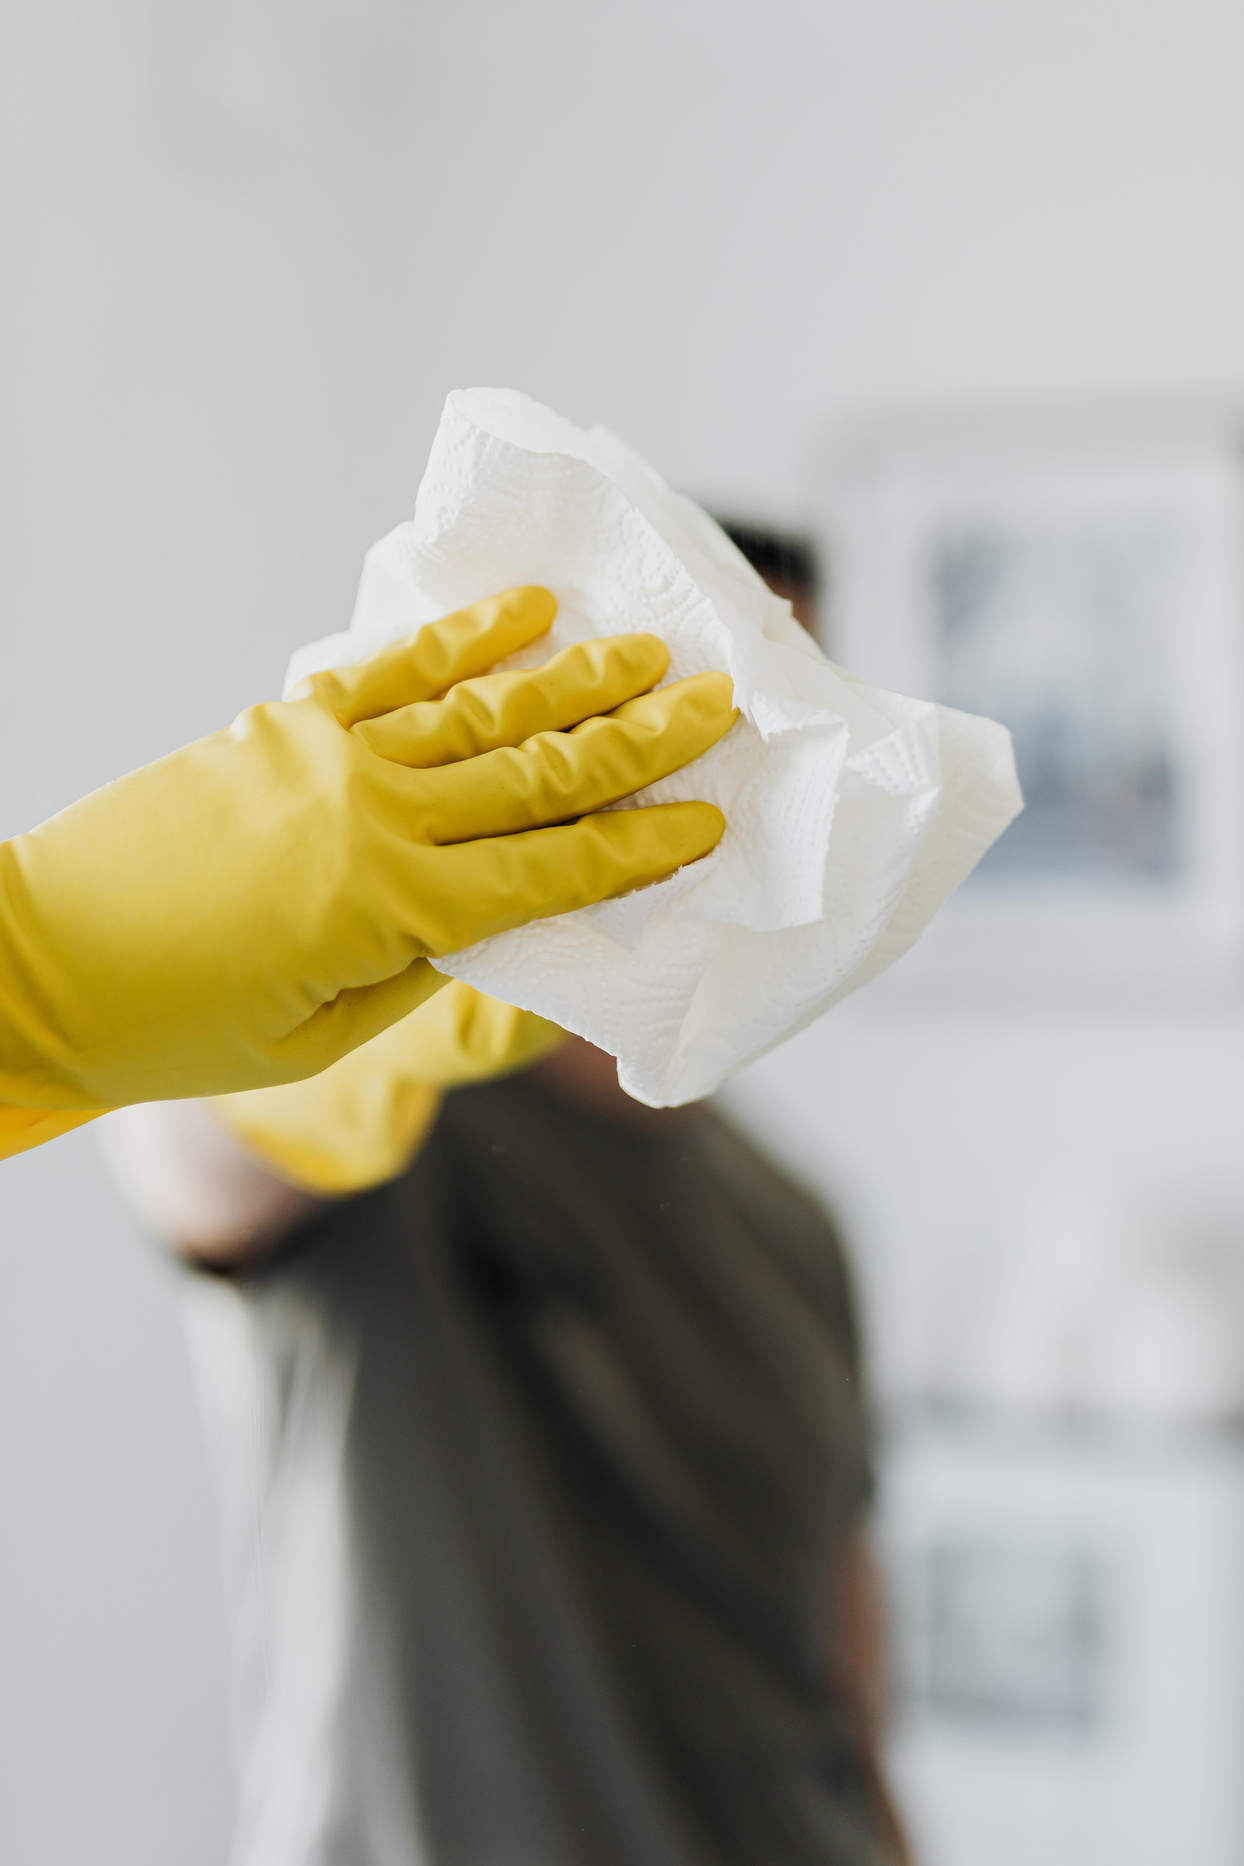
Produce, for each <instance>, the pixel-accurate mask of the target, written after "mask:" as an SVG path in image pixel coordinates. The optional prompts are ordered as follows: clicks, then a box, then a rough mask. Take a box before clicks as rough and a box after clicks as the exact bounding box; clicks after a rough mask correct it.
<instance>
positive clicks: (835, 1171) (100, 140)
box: [0, 0, 1244, 1866]
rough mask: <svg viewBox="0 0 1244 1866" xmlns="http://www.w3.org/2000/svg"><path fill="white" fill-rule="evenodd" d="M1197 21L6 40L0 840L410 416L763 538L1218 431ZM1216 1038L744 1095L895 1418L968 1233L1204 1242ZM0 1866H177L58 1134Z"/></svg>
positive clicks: (140, 1303) (145, 1562) (475, 24)
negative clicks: (642, 486)
mask: <svg viewBox="0 0 1244 1866" xmlns="http://www.w3.org/2000/svg"><path fill="white" fill-rule="evenodd" d="M1242 80H1244V15H1241V13H1240V11H1239V9H1238V7H1236V6H1233V5H1230V4H1226V3H1221V4H1219V3H1215V0H1178V4H1177V3H1176V0H1046V3H1045V4H1044V5H1041V6H1022V5H1009V6H1007V5H1002V6H1000V5H998V4H997V0H935V3H934V4H929V3H928V0H873V4H869V5H867V6H861V5H855V4H852V5H848V4H845V3H843V0H765V4H763V5H761V4H752V3H749V4H742V3H741V0H454V3H453V4H452V5H450V4H438V5H430V4H424V3H421V0H404V3H402V0H304V3H303V4H296V3H295V0H233V4H229V3H228V0H145V3H144V0H47V3H46V4H43V5H41V6H38V7H17V6H9V7H7V8H5V9H4V10H3V16H2V18H0V189H2V190H3V197H4V199H3V210H4V211H3V225H4V228H5V235H4V248H3V261H4V279H5V283H4V290H3V294H0V337H2V339H3V341H2V343H0V384H2V399H0V434H2V437H3V438H2V443H0V472H2V473H3V476H4V482H3V498H2V502H0V511H2V513H3V548H2V550H0V616H2V618H3V622H2V626H3V631H4V635H3V639H4V660H3V687H2V688H0V708H2V715H0V717H2V720H3V724H2V726H0V833H8V832H11V831H15V830H18V829H20V828H23V827H25V826H27V825H28V824H29V823H32V822H34V821H36V820H37V819H38V818H39V817H41V816H43V815H45V814H47V813H48V812H50V811H51V810H53V809H55V808H57V807H58V806H60V805H62V804H64V803H67V802H68V801H69V800H70V799H71V798H73V797H75V796H77V795H78V794H79V793H81V792H82V791H83V790H85V789H87V788H89V787H91V786H93V785H95V784H98V783H100V782H102V781H104V780H105V779H107V778H108V777H110V776H112V775H114V774H116V773H117V772H119V771H121V770H123V769H125V768H127V767H129V766H131V765H134V764H136V763H139V762H142V761H143V760H145V759H147V758H150V757H152V756H154V755H156V754H158V753H159V752H161V751H163V750H165V749H167V748H169V747H171V746H173V745H175V744H177V743H179V742H181V741H183V740H184V739H186V738H188V737H190V736H192V735H194V734H197V733H199V732H201V731H204V730H206V729H209V728H211V727H214V726H216V725H219V724H222V723H224V722H225V721H227V720H228V718H229V717H231V715H232V713H233V712H234V711H236V710H237V708H238V707H240V706H242V705H244V704H245V703H247V702H248V701H250V700H252V699H254V698H257V697H259V696H261V695H263V694H268V693H272V692H274V691H276V690H277V689H278V687H279V683H280V677H281V673H282V669H283V666H284V663H285V659H286V656H287V654H288V652H289V650H290V649H291V648H292V647H293V646H294V645H296V644H297V643H299V642H300V641H303V640H305V639H307V638H308V637H311V636H315V635H320V634H324V633H327V632H329V631H330V630H332V629H335V628H338V627H341V626H343V624H344V622H345V620H346V618H347V616H348V612H349V606H350V602H351V599H352V595H353V588H354V583H355V579H356V576H357V570H358V564H359V560H360V557H361V554H362V552H363V550H364V548H365V547H366V546H367V545H368V544H369V543H370V542H371V541H372V540H373V539H374V538H375V537H376V536H378V535H379V534H380V533H381V532H382V531H384V530H386V529H387V528H388V527H389V526H390V525H392V524H393V523H395V522H396V521H397V520H398V519H399V518H401V517H403V516H405V515H406V514H407V512H408V511H409V509H410V506H411V503H412V500H413V496H414V489H415V486H416V483H417V480H418V474H419V469H420V464H421V462H422V460H423V458H424V457H425V455H426V451H427V447H428V444H429V441H430V439H431V435H432V432H433V429H434V425H435V421H436V417H437V414H438V411H439V408H440V405H441V402H442V400H443V398H444V395H445V393H446V391H447V390H449V389H450V388H453V387H456V386H464V385H467V384H471V383H496V384H505V385H512V386H515V387H520V388H523V389H526V390H527V391H529V392H530V393H532V394H534V395H537V396H539V397H541V398H542V399H545V400H547V401H549V402H551V403H552V404H553V405H554V406H555V407H557V408H558V409H559V410H561V411H562V412H563V413H565V414H567V415H569V416H571V417H573V418H574V419H577V420H580V421H590V420H597V419H601V420H605V421H607V422H608V423H609V424H610V425H611V426H613V427H615V428H617V429H618V430H619V432H621V433H622V434H623V435H625V437H626V438H627V439H628V440H629V441H631V442H632V443H633V444H634V445H636V446H637V447H639V448H640V449H641V450H642V451H643V452H644V453H645V454H647V455H648V457H649V458H650V459H651V460H652V461H653V462H654V463H655V464H656V465H657V466H658V467H659V468H660V469H661V470H662V471H663V472H664V473H665V474H666V475H667V476H668V477H670V478H671V479H672V480H674V481H675V482H676V483H678V484H680V485H682V486H685V487H686V488H688V489H689V490H693V491H696V492H698V493H699V494H700V495H701V496H707V497H710V498H714V499H717V500H720V501H723V502H725V503H727V504H729V505H731V506H734V507H736V508H738V509H754V510H758V511H760V512H762V513H764V512H771V513H775V514H779V515H780V514H787V513H791V512H797V510H798V507H799V502H800V499H801V497H802V489H803V486H804V460H805V456H806V452H807V450H808V448H809V447H810V446H811V445H812V444H813V442H814V440H815V436H816V434H817V432H818V431H819V430H820V429H821V428H822V426H823V424H824V423H825V421H826V420H827V419H828V418H829V417H830V416H832V414H833V413H834V411H835V410H836V409H840V408H842V407H844V406H846V405H848V404H855V403H869V402H874V401H898V402H906V401H910V400H913V399H914V400H919V399H922V398H926V397H940V396H947V397H951V398H954V399H963V398H974V397H979V396H988V395H992V394H999V395H1004V396H1007V397H1012V396H1016V395H1023V394H1029V393H1038V394H1039V393H1043V392H1050V393H1058V394H1066V393H1074V392H1076V391H1079V390H1089V391H1093V392H1095V393H1097V392H1101V391H1104V390H1110V389H1113V388H1118V389H1123V390H1128V391H1132V390H1140V391H1145V390H1150V389H1161V388H1185V387H1190V386H1191V387H1197V386H1202V385H1208V386H1212V387H1223V388H1227V389H1233V390H1239V389H1241V388H1244V218H1242V216H1241V212H1240V176H1241V174H1244V112H1241V109H1240V94H1241V84H1242ZM1240 1059H1241V1043H1240V1031H1239V1029H1238V1026H1237V1025H1235V1024H1233V1023H1229V1022H1219V1023H1217V1024H1213V1023H1210V1022H1193V1021H1188V1022H1180V1021H1179V1020H1177V1019H1174V1018H1168V1019H1165V1020H1163V1021H1161V1022H1154V1023H1141V1022H1123V1021H1121V1020H1115V1021H1114V1022H1111V1023H1109V1024H1093V1023H1091V1022H1085V1021H1071V1020H1066V1021H1062V1022H1060V1021H1058V1020H1051V1019H1049V1018H1046V1019H1043V1020H1037V1019H1035V1018H1034V1019H1032V1020H1030V1021H1024V1020H1022V1019H1020V1018H1017V1017H1011V1018H1009V1019H1002V1018H1000V1017H995V1018H993V1019H992V1020H982V1019H978V1020H976V1021H973V1022H963V1023H955V1022H951V1021H949V1020H943V1021H941V1022H937V1021H934V1020H931V1019H928V1018H926V1019H924V1020H923V1021H922V1022H920V1023H916V1024H911V1025H904V1024H902V1023H896V1022H893V1021H891V1022H884V1021H883V1022H878V1021H877V1020H876V1019H872V1018H870V1016H869V1014H868V1013H867V1011H866V1009H861V1010H858V1011H856V1010H850V1009H848V1010H846V1011H844V1012H843V1013H841V1014H840V1015H839V1016H837V1017H836V1018H835V1019H834V1020H831V1021H830V1022H829V1023H827V1024H826V1025H824V1026H822V1027H821V1028H819V1029H817V1030H815V1031H813V1032H811V1033H809V1034H808V1035H807V1036H806V1037H804V1038H803V1039H801V1040H800V1042H799V1043H798V1045H797V1046H795V1047H793V1048H792V1049H791V1050H790V1051H788V1052H784V1053H782V1054H781V1055H779V1056H776V1057H774V1058H771V1059H769V1060H768V1061H766V1062H765V1063H764V1064H762V1065H760V1066H758V1068H757V1069H756V1070H754V1071H753V1072H752V1073H751V1075H750V1076H749V1077H748V1078H746V1079H745V1080H744V1082H743V1083H742V1084H741V1086H740V1088H739V1089H738V1091H737V1094H736V1102H737V1105H741V1106H744V1107H746V1108H749V1109H750V1110H751V1112H752V1115H753V1118H754V1119H756V1121H757V1122H758V1124H759V1125H760V1126H761V1127H762V1128H764V1129H765V1130H767V1131H768V1132H770V1134H771V1136H772V1137H773V1139H774V1140H775V1143H776V1144H778V1145H780V1146H781V1147H783V1148H785V1149H786V1150H787V1151H788V1152H789V1153H790V1155H791V1156H792V1157H793V1158H795V1159H796V1161H797V1162H799V1163H800V1164H801V1165H802V1166H803V1168H804V1170H805V1171H806V1172H808V1173H809V1174H811V1175H812V1176H813V1177H816V1178H819V1179H821V1180H822V1181H823V1183H825V1184H826V1185H833V1186H834V1187H836V1188H837V1189H838V1190H839V1191H840V1192H841V1194H842V1196H843V1198H844V1200H845V1204H846V1208H847V1210H848V1212H849V1214H850V1215H851V1216H852V1217H853V1219H854V1221H855V1226H856V1237H857V1241H858V1246H859V1250H860V1254H861V1260H862V1263H863V1267H864V1273H865V1278H866V1281H867V1284H868V1288H869V1295H870V1304H871V1307H872V1310H873V1312H874V1315H875V1317H876V1318H877V1339H878V1356H879V1362H880V1366H881V1371H882V1375H883V1378H884V1380H885V1382H886V1384H887V1386H889V1387H891V1388H895V1387H901V1386H902V1385H904V1384H905V1383H909V1382H910V1380H911V1378H913V1377H914V1376H913V1371H912V1370H913V1369H915V1368H916V1366H917V1365H918V1357H919V1355H920V1353H921V1351H922V1350H921V1340H922V1330H923V1328H924V1318H925V1316H926V1314H927V1311H928V1305H929V1300H930V1297H929V1290H930V1288H932V1287H933V1286H935V1285H936V1283H937V1275H938V1265H939V1263H940V1262H941V1261H943V1258H944V1257H945V1255H946V1253H949V1252H951V1251H952V1250H953V1249H954V1248H955V1247H956V1246H957V1244H958V1243H959V1242H960V1241H961V1239H962V1238H963V1236H964V1235H967V1234H971V1235H973V1236H976V1237H979V1238H988V1237H990V1236H991V1235H996V1236H997V1237H998V1238H1000V1239H1005V1236H1006V1234H1007V1231H1008V1227H1009V1226H1010V1224H1011V1221H1012V1215H1013V1213H1014V1211H1015V1210H1016V1208H1017V1206H1018V1205H1022V1204H1023V1202H1024V1201H1025V1199H1027V1198H1028V1197H1029V1195H1030V1194H1033V1195H1035V1194H1036V1193H1038V1192H1039V1191H1040V1189H1041V1188H1042V1187H1043V1186H1044V1185H1045V1184H1046V1182H1047V1181H1048V1180H1049V1179H1050V1177H1051V1176H1055V1177H1057V1176H1058V1175H1059V1174H1067V1175H1071V1176H1072V1177H1074V1175H1075V1174H1076V1173H1077V1172H1079V1171H1080V1170H1081V1169H1082V1168H1084V1167H1085V1166H1086V1165H1087V1166H1088V1167H1091V1170H1092V1172H1093V1173H1095V1174H1102V1173H1105V1174H1106V1175H1107V1176H1112V1177H1113V1178H1114V1179H1115V1180H1116V1181H1117V1182H1118V1183H1119V1184H1128V1185H1130V1186H1133V1187H1135V1186H1137V1185H1139V1186H1141V1187H1142V1189H1144V1190H1145V1191H1146V1192H1147V1193H1148V1192H1150V1191H1151V1192H1152V1195H1153V1196H1154V1197H1156V1198H1161V1199H1166V1200H1168V1201H1170V1202H1172V1203H1173V1204H1177V1203H1178V1202H1179V1201H1180V1200H1182V1199H1185V1198H1194V1197H1195V1198H1196V1199H1200V1200H1202V1201H1205V1200H1209V1201H1210V1202H1211V1203H1216V1204H1217V1206H1219V1207H1220V1208H1221V1209H1222V1210H1223V1211H1225V1212H1227V1213H1228V1214H1229V1215H1236V1216H1238V1214H1239V1212H1240V1211H1241V1209H1244V1167H1242V1166H1241V1165H1239V1164H1238V1163H1237V1162H1238V1158H1239V1155H1240V1153H1241V1151H1242V1150H1241V1149H1240V1147H1239V1144H1238V1133H1239V1119H1238V1110H1239V1103H1240ZM0 1486H2V1488H0V1511H2V1515H0V1858H2V1859H4V1860H5V1861H10V1860H11V1861H14V1862H19V1861H20V1862H22V1866H82V1862H83V1861H87V1860H89V1861H90V1862H91V1866H180V1863H181V1862H185V1863H186V1866H199V1863H200V1862H202V1863H203V1866H208V1863H209V1862H218V1861H219V1860H220V1859H221V1857H222V1852H223V1848H224V1843H225V1835H226V1832H227V1826H228V1815H229V1793H230V1791H229V1781H228V1767H227V1758H226V1750H225V1739H224V1734H223V1729H224V1726H223V1675H224V1674H223V1665H224V1661H223V1645H222V1641H223V1634H222V1614H221V1607H220V1600H219V1587H218V1582H217V1576H216V1566H215V1551H214V1546H213V1544H212V1539H211V1537H212V1530H211V1508H210V1498H209V1495H208V1489H207V1478H206V1471H205V1466H204V1460H203V1455H202V1451H201V1449H200V1446H199V1443H198V1439H197V1436H196V1429H195V1423H194V1416H193V1408H192V1403H191V1399H190V1393H189V1386H188V1378H187V1374H186V1370H185V1366H184V1361H183V1355H182V1349H181V1345H180V1341H179V1338H178V1335H177V1330H176V1324H175V1319H174V1313H173V1307H172V1302H171V1299H170V1284H169V1279H168V1276H167V1273H166V1272H164V1271H163V1270H162V1268H161V1266H160V1265H159V1264H158V1262H157V1260H156V1259H155V1257H154V1255H153V1253H152V1252H151V1251H150V1250H149V1249H148V1248H147V1247H146V1246H144V1245H143V1244H142V1243H141V1242H140V1241H139V1240H137V1239H136V1238H135V1236H134V1235H133V1233H132V1230H131V1228H130V1227H129V1225H128V1224H127V1222H126V1220H125V1219H124V1217H123V1216H122V1215H121V1214H120V1212H119V1211H118V1209H117V1206H116V1204H115V1202H114V1200H113V1198H112V1195H111V1194H110V1192H109V1190H108V1188H107V1186H106V1184H105V1181H104V1178H103V1175H102V1172H101V1170H100V1168H99V1166H98V1164H97V1162H96V1158H95V1154H94V1149H93V1143H92V1141H91V1139H90V1137H89V1136H88V1135H84V1136H78V1137H72V1138H70V1139H68V1140H65V1141H62V1142H59V1143H57V1144H56V1145H55V1146H53V1147H51V1148H48V1149H45V1150H43V1151H42V1152H40V1153H37V1154H34V1155H32V1156H30V1157H28V1158H25V1159H22V1160H19V1161H16V1162H11V1163H9V1164H8V1165H6V1166H4V1167H3V1168H0Z"/></svg>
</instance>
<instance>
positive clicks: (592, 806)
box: [419, 673, 737, 844]
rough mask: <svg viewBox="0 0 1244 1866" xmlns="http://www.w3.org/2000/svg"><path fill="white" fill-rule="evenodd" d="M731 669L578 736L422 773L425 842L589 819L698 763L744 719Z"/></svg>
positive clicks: (546, 737)
mask: <svg viewBox="0 0 1244 1866" xmlns="http://www.w3.org/2000/svg"><path fill="white" fill-rule="evenodd" d="M732 692H733V689H732V687H731V683H730V677H729V675H728V674H716V673H714V674H696V675H694V676H693V677H692V679H690V680H681V681H678V682H677V683H676V684H675V685H674V686H672V687H662V688H661V690H660V692H658V693H647V694H644V695H643V696H642V697H641V698H640V699H637V700H629V701H627V703H626V705H625V706H620V707H619V708H618V709H617V711H616V712H613V713H610V714H609V715H608V716H607V717H605V718H603V719H588V720H585V721H584V723H583V724H582V725H581V726H576V727H575V729H574V731H573V732H541V733H538V734H537V735H536V736H535V737H534V738H531V739H528V740H527V741H526V742H525V743H524V744H522V745H519V746H507V747H504V748H503V749H501V750H499V751H495V752H486V753H484V755H483V756H482V757H479V758H471V759H468V760H466V762H464V763H462V764H456V765H445V766H444V767H443V768H441V769H440V770H437V771H430V772H426V773H421V774H420V779H419V795H420V805H421V811H420V815H421V822H420V838H421V840H424V841H428V842H433V843H439V844H444V843H453V842H464V841H467V840H468V839H471V840H474V838H476V837H478V836H506V835H512V834H514V833H515V832H516V831H519V830H525V829H534V828H537V827H538V826H540V825H541V824H549V823H559V822H564V821H565V820H566V819H567V818H569V817H577V816H585V815H587V814H588V813H589V812H590V811H592V810H599V809H602V808H603V807H604V806H605V805H606V804H610V803H617V802H618V801H619V799H620V798H623V797H629V796H630V795H631V794H632V793H633V792H634V791H637V790H642V789H643V788H644V786H645V785H648V784H655V783H656V781H657V779H658V778H663V777H668V776H669V774H670V772H671V771H678V770H680V769H681V768H682V766H683V765H686V764H690V763H691V761H692V759H693V758H698V757H699V756H700V754H701V752H706V751H707V750H708V748H709V746H710V745H715V744H716V742H717V740H718V739H719V738H721V737H722V735H723V733H726V732H728V731H729V729H730V727H731V726H732V725H733V723H734V720H735V718H736V716H737V715H736V714H735V711H734V707H733V704H732Z"/></svg>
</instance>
